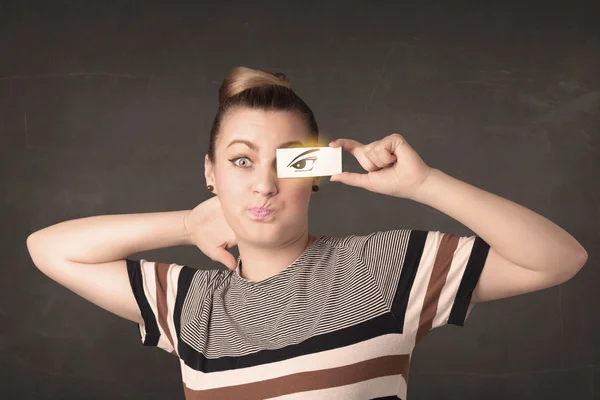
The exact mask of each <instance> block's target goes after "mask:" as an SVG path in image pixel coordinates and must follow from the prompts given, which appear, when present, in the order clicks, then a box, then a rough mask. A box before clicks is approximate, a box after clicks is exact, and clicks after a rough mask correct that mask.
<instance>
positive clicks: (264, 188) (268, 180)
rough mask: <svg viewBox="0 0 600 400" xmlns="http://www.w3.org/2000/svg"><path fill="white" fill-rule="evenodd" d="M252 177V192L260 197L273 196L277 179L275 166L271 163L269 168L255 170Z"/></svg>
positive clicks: (276, 187) (276, 188)
mask: <svg viewBox="0 0 600 400" xmlns="http://www.w3.org/2000/svg"><path fill="white" fill-rule="evenodd" d="M256 171H257V172H256V174H255V176H254V191H255V192H256V193H259V194H261V195H262V196H273V195H274V194H275V193H277V190H278V184H279V178H278V177H277V164H276V161H273V164H271V166H270V167H265V168H257V169H256Z"/></svg>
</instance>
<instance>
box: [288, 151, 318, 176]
mask: <svg viewBox="0 0 600 400" xmlns="http://www.w3.org/2000/svg"><path fill="white" fill-rule="evenodd" d="M318 151H319V149H311V150H307V151H304V152H302V153H300V154H298V155H297V156H296V157H295V158H294V159H293V160H292V162H290V163H289V164H288V165H287V166H288V167H289V166H290V165H295V164H298V165H303V164H301V163H304V162H306V161H312V162H313V164H311V166H310V169H300V170H298V169H295V170H294V172H308V171H312V169H313V166H314V163H315V162H316V161H317V160H318V159H319V157H318V156H314V157H310V158H305V159H303V160H299V161H298V162H297V163H295V164H294V162H295V161H296V160H298V159H299V158H300V157H302V156H304V155H306V154H310V153H314V152H318ZM292 168H296V167H292ZM297 168H303V167H300V166H299V167H297Z"/></svg>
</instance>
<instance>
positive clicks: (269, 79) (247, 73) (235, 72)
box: [219, 67, 292, 106]
mask: <svg viewBox="0 0 600 400" xmlns="http://www.w3.org/2000/svg"><path fill="white" fill-rule="evenodd" d="M269 85H271V86H272V85H277V86H284V87H286V88H288V89H291V88H292V87H291V85H290V80H289V79H288V78H287V76H285V74H284V73H282V72H272V71H269V70H262V69H252V68H247V67H235V68H233V69H232V70H231V71H229V73H228V74H227V76H226V77H225V79H223V83H222V84H221V88H220V89H219V105H221V106H222V105H223V104H224V103H225V102H226V101H227V100H228V99H229V98H230V97H233V96H235V95H237V94H239V93H241V92H243V91H244V90H247V89H250V88H254V87H261V86H269Z"/></svg>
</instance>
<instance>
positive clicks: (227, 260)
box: [215, 248, 237, 271]
mask: <svg viewBox="0 0 600 400" xmlns="http://www.w3.org/2000/svg"><path fill="white" fill-rule="evenodd" d="M215 261H217V262H220V263H221V264H223V265H225V266H226V267H227V268H228V269H230V270H232V271H233V270H234V269H235V268H236V267H237V260H236V259H235V257H233V255H232V254H231V253H230V252H228V251H227V250H225V249H223V248H219V250H217V253H216V254H215Z"/></svg>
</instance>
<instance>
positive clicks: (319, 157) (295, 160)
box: [275, 147, 342, 178]
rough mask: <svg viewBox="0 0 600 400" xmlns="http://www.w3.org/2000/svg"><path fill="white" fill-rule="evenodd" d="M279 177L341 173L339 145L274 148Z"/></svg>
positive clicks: (340, 150) (340, 149)
mask: <svg viewBox="0 0 600 400" xmlns="http://www.w3.org/2000/svg"><path fill="white" fill-rule="evenodd" d="M275 158H276V159H277V176H278V177H279V178H304V177H309V176H325V175H334V174H340V173H342V148H341V147H294V148H289V149H287V148H286V149H275Z"/></svg>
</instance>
